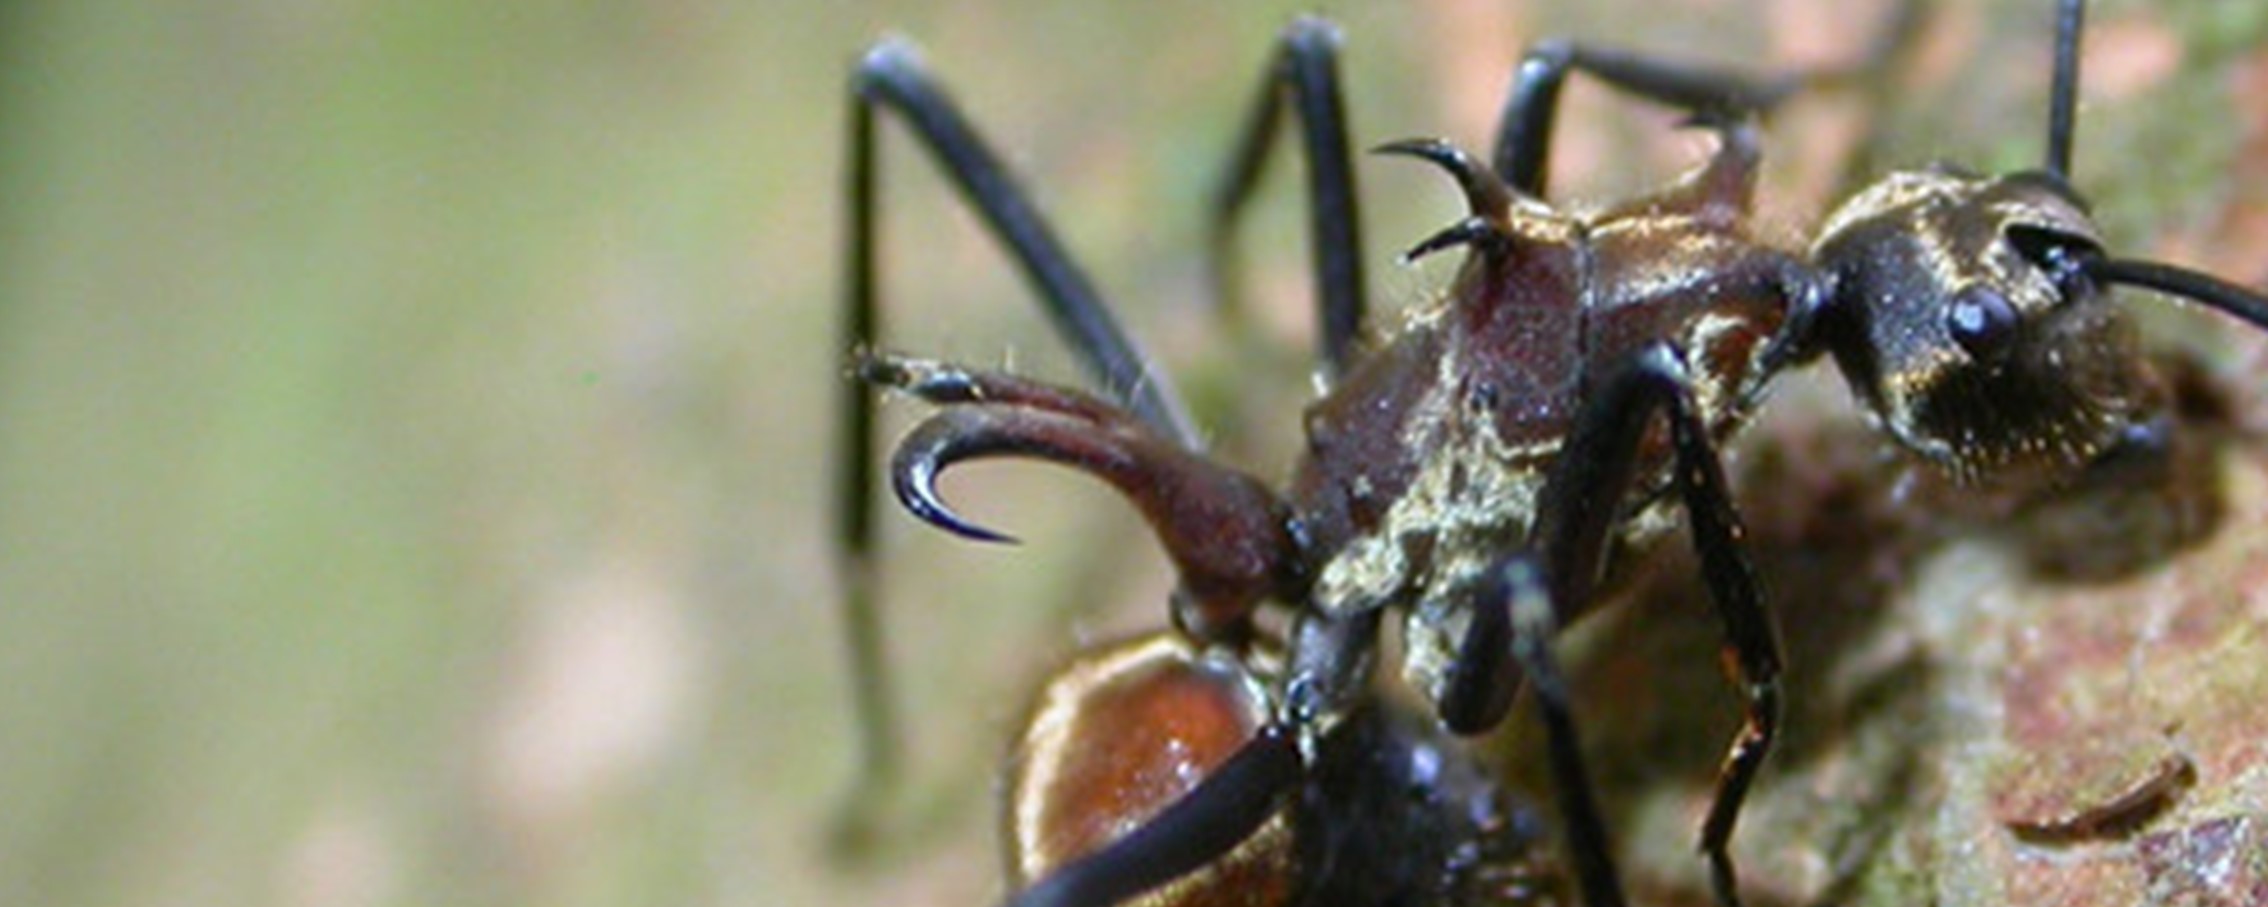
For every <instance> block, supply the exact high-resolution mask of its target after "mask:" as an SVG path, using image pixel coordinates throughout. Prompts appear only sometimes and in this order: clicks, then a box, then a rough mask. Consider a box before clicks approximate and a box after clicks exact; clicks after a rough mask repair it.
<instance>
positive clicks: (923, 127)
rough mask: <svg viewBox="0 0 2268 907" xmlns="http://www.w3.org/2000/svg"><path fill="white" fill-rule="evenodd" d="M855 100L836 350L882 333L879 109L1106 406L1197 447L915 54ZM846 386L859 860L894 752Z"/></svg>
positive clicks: (850, 820)
mask: <svg viewBox="0 0 2268 907" xmlns="http://www.w3.org/2000/svg"><path fill="white" fill-rule="evenodd" d="M850 100H851V105H850V123H849V126H850V130H849V135H848V136H847V139H848V141H847V150H846V154H847V160H846V162H845V174H844V175H845V178H846V179H845V183H844V193H845V205H846V207H847V208H848V216H849V222H848V224H847V225H846V229H845V231H844V249H843V267H844V275H843V281H844V283H843V299H842V307H843V333H844V338H843V348H845V349H848V350H852V351H855V352H858V353H861V354H864V353H866V352H868V351H871V350H873V349H874V348H875V346H876V345H877V344H878V342H879V340H880V337H881V334H882V326H881V323H880V322H881V311H880V310H881V306H880V299H879V297H880V295H881V290H880V261H879V259H880V253H881V245H882V240H881V235H880V233H881V231H880V220H881V212H880V207H881V197H880V175H879V169H878V168H879V162H878V158H879V155H880V147H879V138H878V127H877V120H878V119H879V118H880V114H881V113H882V112H888V113H890V114H894V115H895V116H897V117H898V118H899V120H900V121H901V122H902V123H903V124H904V125H905V126H906V127H907V128H908V130H909V131H910V132H911V134H912V136H913V137H914V138H915V139H916V140H917V142H918V143H919V144H920V145H921V147H922V148H923V149H924V150H926V151H927V152H928V153H929V155H930V157H931V158H932V159H934V160H935V161H936V162H937V164H938V165H939V166H940V167H941V168H942V169H943V171H944V173H945V175H946V177H947V178H948V180H949V181H950V182H951V183H952V185H953V186H954V187H955V188H957V189H958V190H959V191H960V194H961V196H962V198H963V199H964V200H965V201H967V202H968V203H969V205H970V206H971V207H973V208H974V209H976V211H977V213H978V214H980V215H981V216H982V218H983V221H984V223H985V226H986V229H987V231H988V232H990V233H991V234H992V236H993V237H994V238H995V239H997V240H998V241H999V242H1000V243H1001V245H1002V247H1003V248H1004V250H1005V251H1006V252H1007V253H1008V254H1009V257H1010V258H1011V259H1012V260H1013V261H1014V262H1015V263H1016V265H1017V266H1018V268H1019V270H1021V271H1022V272H1023V274H1024V276H1025V278H1026V279H1027V281H1028V282H1029V283H1030V284H1031V286H1032V287H1033V289H1034V290H1035V292H1036V295H1037V296H1038V299H1039V302H1040V303H1041V308H1042V310H1043V311H1044V312H1045V313H1046V314H1047V316H1048V318H1049V320H1050V322H1051V323H1053V325H1054V326H1055V328H1056V330H1057V332H1058V333H1059V334H1060V335H1061V336H1062V337H1063V338H1064V340H1065V342H1066V344H1067V345H1069V346H1070V348H1071V350H1072V352H1073V353H1075V354H1076V355H1077V356H1078V358H1079V361H1080V362H1081V364H1082V365H1083V366H1084V367H1085V368H1086V370H1087V372H1088V373H1089V374H1090V375H1091V376H1092V378H1093V379H1094V380H1095V381H1096V382H1097V383H1098V384H1099V385H1100V386H1102V387H1103V388H1104V389H1105V391H1106V393H1107V394H1108V395H1109V397H1110V398H1111V399H1112V400H1114V401H1116V402H1117V403H1119V404H1120V405H1123V406H1124V407H1125V408H1126V409H1127V410H1129V411H1130V412H1131V413H1132V414H1133V417H1134V418H1136V419H1138V420H1139V421H1140V422H1142V423H1143V424H1145V425H1147V426H1149V427H1150V428H1151V429H1153V430H1154V431H1155V432H1156V433H1158V434H1159V435H1162V436H1164V437H1167V438H1171V439H1173V440H1174V441H1175V442H1176V443H1178V444H1179V445H1181V446H1183V447H1187V448H1194V447H1196V446H1197V441H1196V433H1195V431H1194V430H1192V429H1191V427H1190V423H1189V420H1188V418H1187V416H1185V415H1184V408H1183V406H1182V404H1181V402H1180V400H1179V399H1178V398H1177V397H1176V396H1175V395H1174V393H1173V391H1172V389H1171V386H1170V385H1169V384H1168V383H1167V382H1166V380H1165V378H1164V376H1163V375H1162V374H1160V373H1159V372H1157V371H1156V370H1155V369H1154V368H1153V367H1152V366H1151V364H1150V360H1149V358H1148V357H1147V356H1145V355H1143V353H1142V351H1141V350H1140V349H1139V348H1138V347H1136V346H1135V344H1134V342H1133V341H1132V340H1131V339H1130V338H1128V337H1127V336H1126V334H1125V332H1124V331H1123V330H1121V329H1120V328H1119V326H1118V323H1117V320H1116V319H1115V318H1114V317H1113V316H1112V315H1111V312H1110V309H1109V307H1108V306H1107V305H1105V304H1104V302H1103V300H1102V298H1101V295H1100V294H1099V293H1098V292H1096V290H1095V288H1094V285H1093V282H1092V281H1091V280H1089V279H1088V278H1087V276H1086V273H1085V272H1084V271H1083V270H1082V269H1081V268H1080V267H1079V265H1078V263H1077V262H1076V261H1074V260H1073V259H1072V257H1071V255H1070V253H1069V252H1067V251H1066V250H1065V249H1064V248H1063V245H1062V243H1061V242H1060V241H1058V240H1057V239H1056V237H1055V233H1054V231H1053V230H1052V229H1051V228H1050V227H1049V226H1048V223H1047V221H1046V219H1045V218H1044V217H1042V216H1041V215H1040V213H1039V211H1038V209H1037V208H1036V207H1035V206H1034V205H1033V204H1032V202H1031V200H1030V198H1029V197H1028V196H1027V194H1026V193H1025V192H1024V190H1023V189H1022V187H1020V186H1019V185H1018V184H1017V182H1016V180H1015V179H1014V177H1013V176H1012V175H1010V174H1009V173H1008V171H1007V168H1006V167H1004V166H1003V165H1002V164H1001V162H1000V159H999V156H998V155H997V154H995V153H994V152H993V151H992V149H991V148H990V147H988V146H987V145H986V144H985V142H984V140H983V139H982V138H981V137H980V136H979V135H978V134H977V132H976V130H975V129H974V128H973V127H972V126H971V125H970V124H969V122H968V119H967V117H965V116H964V115H963V114H962V113H961V111H960V109H959V108H958V107H957V106H956V105H955V104H954V103H953V101H952V99H951V97H950V96H948V95H947V94H946V92H945V90H944V88H943V87H942V85H940V84H939V83H938V81H937V79H936V78H935V77H934V76H932V75H931V74H930V72H929V71H928V69H927V68H926V67H925V66H924V65H923V64H922V62H921V59H920V57H919V55H918V54H917V53H916V52H915V51H914V49H913V48H912V46H911V45H909V44H906V43H905V42H902V41H895V40H891V41H884V42H881V43H879V44H877V45H875V46H874V47H873V49H871V50H869V51H868V52H867V54H866V56H865V57H864V58H863V59H862V60H860V61H859V64H858V66H857V68H856V69H855V70H854V71H853V73H852V76H851V83H850ZM843 387H844V389H845V397H844V399H843V401H842V405H841V407H840V409H839V412H840V413H841V415H840V417H839V421H838V423H837V426H838V427H837V439H838V440H837V442H836V443H837V446H838V454H837V456H836V458H835V459H836V462H838V463H839V464H840V466H839V467H838V468H839V470H840V472H839V473H838V477H837V481H838V485H837V489H836V506H835V509H836V518H837V523H836V553H837V563H836V571H837V574H838V576H839V577H840V583H841V588H842V592H841V594H842V612H843V615H844V617H843V623H844V627H845V633H846V639H847V642H848V650H849V653H850V661H851V669H852V670H851V676H852V678H853V680H852V682H853V685H854V688H853V696H854V706H855V709H856V713H857V716H858V719H857V720H858V737H859V752H860V759H861V762H860V769H859V773H858V778H859V788H858V793H857V795H856V798H855V799H854V800H853V802H852V803H851V804H849V806H848V807H847V808H846V809H845V811H844V813H843V814H842V815H841V817H840V818H839V820H838V822H837V829H836V834H835V836H834V837H835V843H836V845H837V849H838V850H841V851H848V852H856V851H858V850H860V849H864V848H865V847H866V846H867V845H868V844H869V843H870V839H871V838H872V837H873V833H874V829H873V826H874V824H875V821H876V818H875V813H876V811H877V809H878V808H879V805H880V804H881V803H882V802H883V801H884V800H885V799H886V798H887V796H888V793H889V791H890V790H891V789H892V788H893V787H894V786H895V785H896V784H897V782H898V780H899V777H900V773H901V768H900V765H899V761H900V753H901V750H902V744H901V743H900V740H899V735H898V729H899V727H900V722H899V717H898V715H897V714H896V704H895V700H894V699H893V697H892V695H891V692H890V682H889V676H888V673H887V672H888V659H887V658H885V657H884V654H883V651H882V646H883V643H882V631H881V619H880V615H879V613H878V602H880V601H881V600H882V598H883V595H882V590H881V589H880V577H879V573H878V571H877V569H876V566H875V564H874V548H875V545H874V538H875V529H874V514H873V510H874V488H875V483H876V478H877V477H876V475H875V459H876V457H877V455H878V454H879V451H878V450H877V449H876V443H875V438H874V421H875V411H874V410H875V407H874V400H873V391H872V390H871V389H869V388H867V387H866V386H864V384H863V383H861V382H858V381H845V382H843Z"/></svg>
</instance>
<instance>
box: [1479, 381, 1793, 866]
mask: <svg viewBox="0 0 2268 907" xmlns="http://www.w3.org/2000/svg"><path fill="white" fill-rule="evenodd" d="M1656 413H1660V414H1661V415H1663V416H1665V417H1666V418H1667V419H1668V420H1669V426H1670V442H1671V446H1672V448H1673V458H1674V463H1673V466H1674V469H1673V480H1672V481H1673V484H1674V485H1675V486H1676V488H1677V492H1678V495H1679V498H1680V501H1681V502H1682V503H1683V504H1684V505H1685V509H1686V516H1687V524H1688V526H1689V527H1690V532H1691V534H1692V537H1693V546H1694V549H1695V550H1696V551H1697V552H1698V553H1699V555H1700V559H1701V565H1702V575H1703V578H1704V580H1705V581H1706V583H1707V585H1708V587H1709V595H1710V598H1711V600H1712V601H1713V602H1714V603H1715V605H1716V609H1717V617H1718V620H1719V622H1720V623H1722V624H1723V627H1724V634H1725V643H1724V646H1725V659H1724V660H1725V664H1726V665H1727V666H1728V669H1729V670H1730V671H1731V673H1732V674H1733V675H1734V676H1733V678H1732V679H1733V681H1734V683H1735V685H1736V686H1737V687H1738V688H1739V689H1740V691H1741V692H1742V695H1743V702H1742V707H1743V715H1744V721H1743V724H1742V728H1741V731H1740V733H1739V735H1738V736H1736V737H1735V738H1734V740H1733V743H1732V745H1731V746H1730V747H1729V749H1728V751H1727V753H1726V755H1725V761H1724V763H1723V765H1722V766H1721V767H1720V769H1719V772H1718V777H1717V790H1716V794H1715V797H1714V798H1713V800H1712V801H1711V804H1710V809H1709V816H1708V818H1707V820H1706V821H1705V822H1704V823H1703V826H1702V832H1701V850H1702V852H1703V854H1704V855H1705V856H1706V857H1707V859H1708V861H1709V869H1710V881H1711V884H1712V885H1713V886H1714V889H1715V892H1716V897H1717V900H1718V902H1719V903H1720V904H1724V905H1727V907H1732V905H1737V904H1738V903H1739V902H1740V901H1739V893H1738V890H1737V885H1736V884H1735V878H1734V873H1733V866H1732V860H1731V857H1730V855H1729V854H1728V852H1727V849H1726V848H1727V845H1728V843H1729V842H1730V840H1731V838H1732V832H1733V826H1734V823H1735V821H1736V820H1737V819H1738V817H1739V813H1740V805H1741V802H1742V799H1743V798H1744V797H1745V796H1746V795H1747V793H1748V788H1749V786H1750V784H1751V783H1752V782H1753V781H1754V780H1755V777H1756V772H1757V770H1758V769H1759V768H1760V767H1761V766H1762V765H1763V761H1764V757H1765V755H1766V754H1767V753H1768V752H1770V750H1771V746H1772V741H1773V738H1774V734H1775V731H1776V729H1777V728H1778V726H1779V714H1780V679H1779V677H1780V645H1779V639H1778V636H1777V634H1776V633H1775V631H1774V629H1773V626H1772V621H1771V617H1770V615H1769V614H1768V613H1767V612H1766V611H1765V610H1764V602H1763V594H1762V592H1761V591H1760V590H1759V588H1758V585H1757V582H1756V577H1755V571H1754V570H1753V569H1752V568H1751V567H1750V565H1749V563H1748V558H1747V555H1746V554H1745V553H1744V552H1743V551H1742V550H1741V543H1740V540H1741V537H1742V534H1743V530H1742V529H1741V526H1740V520H1739V516H1738V514H1737V513H1736V512H1735V511H1734V510H1733V505H1732V498H1731V494H1730V492H1729V491H1728V490H1727V486H1726V483H1725V479H1724V469H1723V466H1722V465H1721V464H1720V463H1719V462H1718V458H1717V454H1716V450H1715V448H1714V445H1713V442H1712V441H1711V440H1710V438H1709V436H1708V433H1707V427H1706V426H1705V425H1704V424H1703V422H1702V420H1701V418H1700V416H1699V414H1698V413H1697V412H1696V410H1695V406H1694V402H1693V396H1692V392H1691V379H1690V377H1689V376H1688V374H1687V372H1686V369H1685V365H1684V362H1683V361H1682V360H1681V359H1680V357H1679V356H1678V354H1677V351H1676V350H1674V349H1673V348H1671V347H1670V346H1669V345H1668V344H1663V343H1657V344H1655V345H1653V346H1650V347H1647V348H1646V349H1645V350H1643V351H1641V352H1640V353H1639V354H1637V355H1636V356H1635V357H1633V358H1632V359H1631V360H1630V361H1628V362H1627V363H1625V364H1623V365H1622V366H1621V367H1620V368H1618V369H1616V370H1615V371H1613V372H1611V373H1609V374H1608V375H1606V376H1605V377H1604V378H1603V379H1602V380H1601V382H1600V385H1599V387H1598V390H1597V391H1596V392H1595V393H1594V394H1593V395H1592V397H1591V399H1590V402H1589V403H1587V404H1586V405H1585V406H1584V409H1583V412H1582V413H1581V414H1579V415H1578V416H1577V418H1576V424H1575V429H1574V431H1573V433H1572V434H1571V435H1570V436H1569V438H1568V440H1567V443H1566V446H1565V447H1563V448H1562V449H1561V451H1560V454H1559V457H1558V460H1557V463H1556V465H1555V466H1554V467H1553V471H1552V474H1551V477H1550V479H1549V480H1548V481H1547V482H1546V483H1545V486H1544V489H1543V492H1542V495H1541V500H1540V501H1539V503H1538V511H1537V517H1536V525H1535V527H1534V528H1533V530H1532V531H1531V534H1530V536H1529V537H1530V538H1532V539H1534V540H1535V541H1536V543H1537V544H1538V545H1539V546H1540V549H1541V553H1542V561H1543V563H1544V565H1545V566H1546V567H1547V570H1546V572H1545V574H1544V577H1543V580H1542V582H1543V583H1544V586H1545V588H1544V590H1543V593H1544V594H1534V593H1533V592H1531V591H1529V590H1525V589H1523V588H1522V584H1523V583H1527V584H1530V585H1532V584H1533V583H1534V581H1533V580H1522V579H1521V578H1520V577H1521V574H1522V572H1523V571H1526V570H1528V569H1530V568H1528V567H1527V566H1526V564H1527V563H1528V561H1529V559H1530V558H1531V557H1532V555H1527V554H1523V555H1521V556H1519V557H1516V558H1513V559H1512V563H1511V565H1510V566H1509V567H1508V568H1507V572H1506V573H1505V574H1504V575H1503V577H1501V580H1502V581H1503V582H1505V583H1507V584H1508V585H1507V587H1506V588H1505V589H1503V590H1493V589H1483V590H1481V591H1480V593H1479V596H1478V604H1480V605H1481V606H1482V607H1481V608H1480V609H1479V610H1478V611H1476V612H1475V616H1474V621H1473V628H1472V629H1471V630H1469V631H1468V637H1469V640H1470V639H1483V638H1490V637H1493V638H1503V639H1508V640H1509V642H1510V645H1511V650H1512V651H1511V654H1512V664H1511V665H1510V667H1512V668H1516V669H1518V670H1520V671H1522V672H1523V673H1525V674H1527V675H1528V676H1527V679H1528V682H1529V683H1531V684H1533V685H1534V687H1535V689H1536V694H1537V695H1536V698H1537V701H1538V704H1539V706H1540V707H1542V708H1544V709H1545V715H1544V717H1545V721H1546V725H1547V728H1546V729H1547V730H1548V731H1549V732H1550V733H1551V734H1552V735H1553V737H1554V738H1558V737H1560V736H1561V735H1569V736H1568V738H1567V739H1554V740H1552V741H1551V744H1550V745H1551V746H1552V748H1553V753H1552V761H1553V773H1554V782H1555V784H1556V785H1557V786H1558V787H1560V788H1561V789H1562V790H1561V797H1562V808H1563V809H1564V810H1566V812H1567V813H1568V822H1569V826H1570V831H1569V846H1570V848H1571V850H1572V852H1573V854H1574V862H1575V865H1576V869H1577V872H1578V873H1579V876H1578V877H1579V878H1580V879H1581V881H1582V884H1583V887H1584V890H1585V892H1586V893H1587V896H1588V897H1589V898H1590V899H1591V903H1592V904H1593V907H1598V905H1600V904H1611V903H1619V900H1620V898H1619V894H1616V893H1615V892H1614V889H1613V886H1614V879H1613V876H1612V871H1613V870H1612V865H1611V862H1610V861H1609V859H1608V857H1607V853H1606V851H1605V849H1604V848H1605V840H1604V837H1605V836H1604V834H1603V832H1602V831H1601V830H1600V829H1602V828H1603V823H1602V822H1600V820H1599V819H1598V817H1597V816H1596V814H1595V808H1593V807H1590V806H1589V805H1588V800H1589V797H1590V794H1589V790H1588V787H1587V783H1588V782H1587V780H1586V779H1585V778H1584V777H1583V773H1582V772H1581V770H1580V769H1581V760H1580V755H1579V752H1578V751H1577V749H1576V741H1575V740H1574V739H1573V738H1572V736H1571V735H1572V733H1573V722H1572V719H1570V718H1569V717H1568V716H1566V715H1565V714H1555V712H1559V711H1564V709H1565V702H1566V694H1565V691H1564V690H1563V689H1559V688H1558V687H1559V681H1558V679H1557V677H1556V669H1555V668H1552V667H1551V665H1550V663H1549V652H1548V644H1549V639H1550V636H1549V631H1550V629H1551V628H1552V627H1555V626H1557V625H1559V624H1560V623H1563V622H1564V621H1566V620H1568V619H1570V618H1572V617H1573V616H1575V615H1576V614H1578V613H1580V612H1581V610H1582V609H1583V608H1584V607H1585V606H1587V605H1589V604H1590V603H1591V600H1592V597H1593V595H1594V593H1595V591H1596V587H1597V583H1598V579H1599V570H1600V567H1601V565H1602V562H1603V559H1604V555H1605V551H1606V548H1607V545H1608V543H1609V541H1610V535H1611V532H1612V530H1613V528H1614V526H1615V525H1616V523H1617V522H1618V521H1619V519H1620V517H1621V511H1622V505H1623V503H1624V502H1625V501H1626V500H1628V498H1629V493H1630V489H1631V482H1632V481H1633V479H1634V478H1635V477H1636V469H1637V466H1638V453H1639V450H1640V446H1641V444H1642V443H1644V441H1645V439H1646V433H1647V429H1648V427H1649V426H1651V425H1652V424H1653V422H1654V416H1655V414H1656ZM1497 602H1506V603H1508V604H1509V605H1510V607H1509V609H1508V610H1504V609H1503V606H1501V605H1499V604H1497ZM1539 634H1542V635H1541V636H1539ZM1469 640H1468V641H1469ZM1467 648H1468V649H1469V648H1470V646H1467ZM1460 654H1461V655H1464V654H1465V653H1460ZM1465 657H1471V656H1469V655H1467V656H1465ZM1498 661H1501V659H1499V660H1498ZM1539 669H1544V670H1552V671H1554V676H1552V677H1549V678H1546V677H1538V676H1536V672H1537V671H1538V670H1539ZM1459 681H1461V682H1464V683H1471V684H1473V685H1474V686H1475V687H1476V688H1484V687H1491V686H1497V685H1500V682H1492V681H1491V680H1489V679H1487V678H1474V679H1471V680H1466V679H1465V678H1459ZM1460 701H1469V702H1495V701H1496V699H1495V698H1494V697H1490V696H1488V695H1486V693H1485V690H1482V691H1481V692H1474V691H1459V690H1457V689H1454V688H1453V689H1452V690H1451V691H1450V695H1448V696H1446V697H1445V698H1444V702H1445V703H1455V702H1460ZM1443 717H1444V720H1445V721H1447V723H1449V724H1450V725H1451V726H1452V727H1457V726H1460V725H1468V724H1474V723H1478V724H1481V725H1483V726H1486V725H1489V724H1493V723H1494V722H1495V721H1496V720H1499V719H1500V718H1501V717H1502V716H1501V712H1498V713H1497V714H1495V715H1488V714H1479V715H1449V714H1445V715H1444V716H1443ZM1586 809H1589V810H1592V812H1591V813H1590V814H1586V813H1585V812H1584V811H1585V810H1586ZM1592 847H1596V848H1598V849H1599V850H1598V852H1596V853H1588V852H1585V851H1586V849H1587V848H1592ZM1602 892H1604V893H1606V894H1605V895H1602ZM1609 895H1611V899H1609V898H1608V896H1609Z"/></svg>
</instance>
